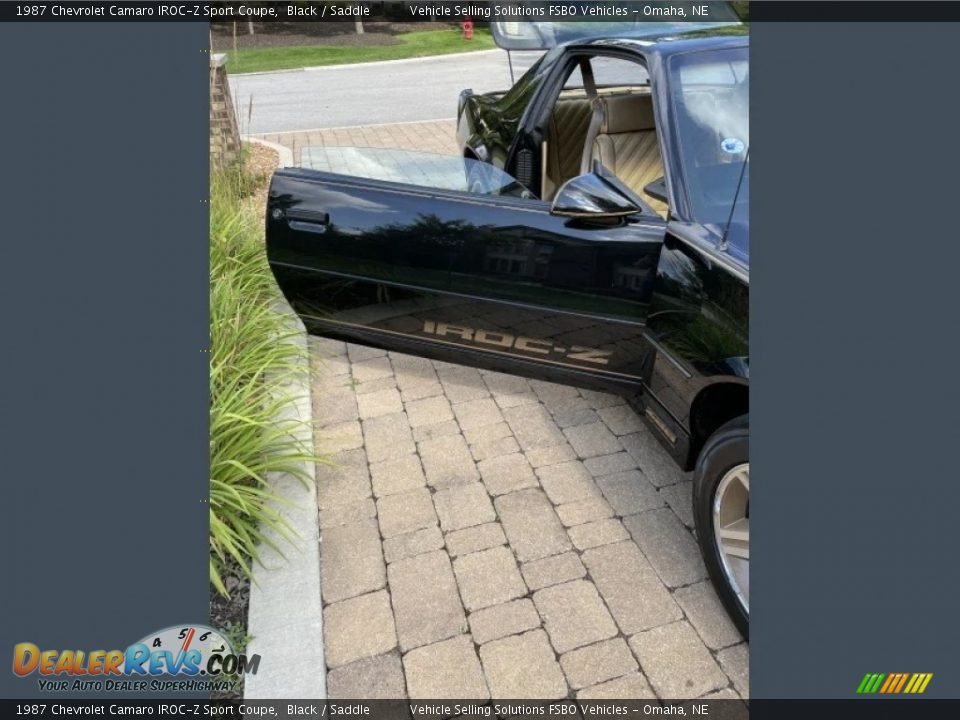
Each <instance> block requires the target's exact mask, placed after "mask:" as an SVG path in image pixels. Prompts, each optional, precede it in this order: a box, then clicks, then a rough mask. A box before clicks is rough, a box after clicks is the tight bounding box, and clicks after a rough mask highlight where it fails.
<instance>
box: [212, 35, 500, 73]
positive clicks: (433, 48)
mask: <svg viewBox="0 0 960 720" xmlns="http://www.w3.org/2000/svg"><path fill="white" fill-rule="evenodd" d="M397 39H398V40H399V41H400V43H399V44H398V45H366V46H360V47H353V46H331V45H292V46H289V47H269V48H250V49H246V50H238V51H237V52H233V51H232V50H227V70H228V72H230V73H231V74H237V73H245V72H263V71H267V70H288V69H290V68H302V67H311V66H314V65H347V64H350V63H362V62H373V61H375V60H401V59H403V58H414V57H425V56H427V55H446V54H448V53H457V52H469V51H472V50H490V49H492V48H495V47H496V45H495V44H494V42H493V36H492V35H491V34H490V31H489V30H487V29H486V28H483V29H476V30H475V31H474V34H473V40H464V39H463V32H462V31H460V30H450V29H448V30H418V31H416V32H411V33H404V34H403V35H398V36H397Z"/></svg>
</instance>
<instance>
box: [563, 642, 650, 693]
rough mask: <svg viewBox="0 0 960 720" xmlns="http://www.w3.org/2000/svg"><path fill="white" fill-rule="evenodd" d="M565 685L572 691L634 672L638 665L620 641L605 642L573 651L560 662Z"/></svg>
mask: <svg viewBox="0 0 960 720" xmlns="http://www.w3.org/2000/svg"><path fill="white" fill-rule="evenodd" d="M560 666H561V667H562V668H563V672H564V673H565V674H566V676H567V682H568V683H570V687H572V688H573V689H574V690H578V689H580V688H585V687H588V686H590V685H596V684H598V683H601V682H604V681H605V680H611V679H613V678H618V677H621V676H623V675H627V674H628V673H631V672H635V671H636V670H637V669H638V668H637V661H636V660H634V659H633V654H632V653H631V652H630V648H628V647H627V643H626V641H625V640H624V639H623V638H613V639H612V640H605V641H603V642H599V643H597V644H596V645H588V646H587V647H582V648H580V649H579V650H572V651H571V652H568V653H566V654H565V655H563V656H561V658H560Z"/></svg>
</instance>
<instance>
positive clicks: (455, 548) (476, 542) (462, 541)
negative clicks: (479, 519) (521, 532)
mask: <svg viewBox="0 0 960 720" xmlns="http://www.w3.org/2000/svg"><path fill="white" fill-rule="evenodd" d="M506 542H507V536H506V535H504V534H503V528H502V527H501V526H500V523H495V522H492V523H486V524H485V525H477V526H476V527H470V528H464V529H463V530H457V531H455V532H452V533H449V534H448V535H447V552H448V553H450V556H451V557H458V556H460V555H467V554H469V553H473V552H479V551H480V550H486V549H487V548H492V547H496V546H497V545H504V544H506Z"/></svg>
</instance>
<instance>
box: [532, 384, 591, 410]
mask: <svg viewBox="0 0 960 720" xmlns="http://www.w3.org/2000/svg"><path fill="white" fill-rule="evenodd" d="M530 387H532V388H533V391H534V392H535V393H536V394H537V397H539V398H540V400H541V402H543V403H544V404H546V405H549V404H551V403H556V402H558V401H559V400H563V399H564V398H571V397H577V396H578V395H580V391H579V390H577V389H576V388H575V387H571V386H570V385H560V384H559V383H553V382H547V381H545V380H531V381H530Z"/></svg>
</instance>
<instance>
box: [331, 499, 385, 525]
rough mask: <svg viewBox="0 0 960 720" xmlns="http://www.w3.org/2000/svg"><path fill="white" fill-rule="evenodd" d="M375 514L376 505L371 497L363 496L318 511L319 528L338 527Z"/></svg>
mask: <svg viewBox="0 0 960 720" xmlns="http://www.w3.org/2000/svg"><path fill="white" fill-rule="evenodd" d="M376 516H377V506H376V505H374V503H373V498H363V499H362V500H351V501H350V502H344V503H342V504H340V505H335V506H334V507H332V508H330V509H329V510H321V511H320V529H321V530H326V529H327V528H332V527H339V526H340V525H352V524H353V523H357V522H362V521H364V520H367V519H368V518H375V517H376Z"/></svg>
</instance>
